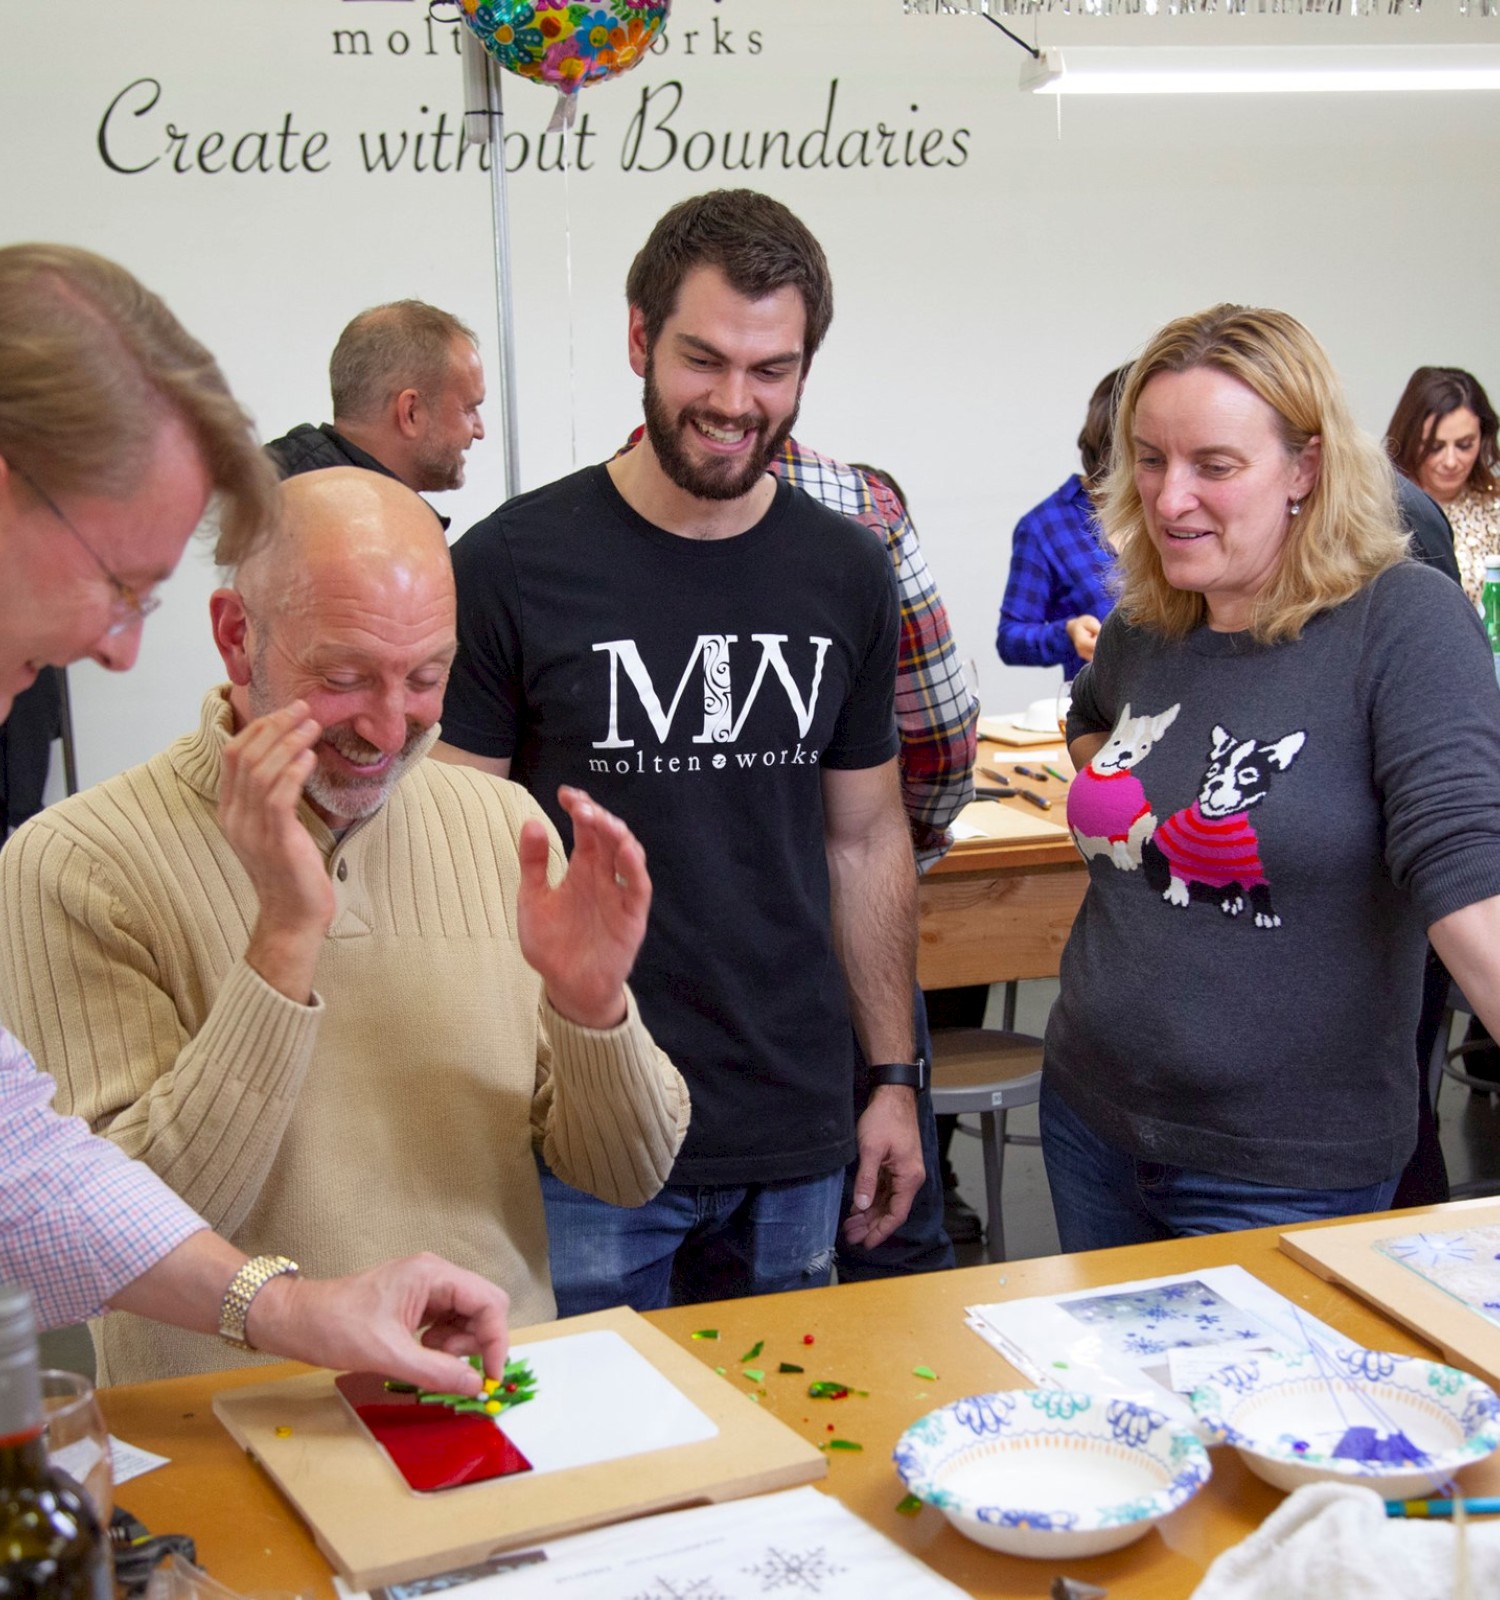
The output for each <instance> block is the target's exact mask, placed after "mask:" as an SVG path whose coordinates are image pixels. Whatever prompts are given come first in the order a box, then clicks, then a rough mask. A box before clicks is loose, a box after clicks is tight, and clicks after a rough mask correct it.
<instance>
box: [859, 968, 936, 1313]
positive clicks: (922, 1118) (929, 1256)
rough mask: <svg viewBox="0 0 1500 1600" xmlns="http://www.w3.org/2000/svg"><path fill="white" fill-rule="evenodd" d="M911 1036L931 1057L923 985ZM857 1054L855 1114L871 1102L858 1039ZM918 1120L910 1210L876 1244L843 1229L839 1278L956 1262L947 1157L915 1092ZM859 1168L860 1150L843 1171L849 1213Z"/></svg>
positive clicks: (926, 1100) (922, 1097)
mask: <svg viewBox="0 0 1500 1600" xmlns="http://www.w3.org/2000/svg"><path fill="white" fill-rule="evenodd" d="M912 1038H913V1039H914V1040H915V1041H916V1047H917V1050H918V1052H919V1053H920V1054H921V1055H924V1056H926V1058H927V1059H928V1060H929V1061H931V1060H932V1034H931V1032H930V1030H929V1029H928V1026H927V1005H926V1003H925V1001H924V1000H923V999H922V991H921V990H920V989H918V990H916V991H915V998H914V999H913V1001H912ZM855 1055H856V1060H855V1071H854V1115H855V1116H856V1117H858V1116H859V1114H860V1113H861V1112H862V1111H863V1110H864V1109H865V1106H866V1105H867V1104H868V1103H869V1100H870V1085H869V1083H868V1081H867V1079H866V1074H867V1071H868V1068H867V1067H866V1065H865V1058H864V1052H863V1051H861V1050H860V1049H859V1046H858V1044H857V1043H856V1045H855ZM917 1126H918V1128H919V1129H920V1130H921V1134H922V1165H923V1166H924V1167H925V1168H926V1173H925V1175H924V1177H923V1179H922V1187H921V1188H920V1189H918V1190H917V1192H916V1194H915V1195H914V1196H913V1197H912V1202H911V1211H910V1212H909V1213H908V1214H907V1218H906V1221H905V1222H903V1223H902V1224H901V1226H900V1227H899V1228H897V1229H896V1231H895V1232H894V1233H893V1234H892V1235H891V1236H890V1238H889V1239H884V1240H882V1241H881V1243H879V1244H878V1245H876V1246H875V1248H874V1249H873V1250H866V1249H865V1248H864V1247H863V1246H862V1245H857V1244H849V1243H847V1242H846V1240H845V1239H844V1236H843V1234H842V1233H841V1234H840V1235H839V1239H838V1245H837V1247H836V1248H837V1260H838V1268H839V1282H840V1283H863V1282H866V1281H867V1280H869V1279H871V1278H899V1277H904V1276H905V1275H906V1274H908V1273H912V1272H942V1271H944V1270H946V1269H947V1268H948V1267H951V1266H953V1265H954V1255H953V1244H952V1242H951V1241H950V1240H949V1238H948V1235H947V1233H946V1232H945V1231H944V1229H943V1163H942V1157H941V1152H940V1151H939V1150H938V1136H937V1118H936V1117H935V1116H934V1115H933V1112H932V1096H931V1095H927V1094H919V1095H918V1096H917ZM858 1171H859V1158H858V1157H857V1156H856V1157H855V1159H854V1160H853V1161H852V1162H851V1163H850V1164H849V1167H848V1170H847V1171H846V1172H845V1174H844V1200H843V1211H844V1215H845V1216H846V1217H847V1216H848V1215H849V1214H850V1212H851V1211H852V1210H853V1209H854V1175H855V1173H857V1172H858Z"/></svg>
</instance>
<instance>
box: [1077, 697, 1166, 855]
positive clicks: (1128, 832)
mask: <svg viewBox="0 0 1500 1600" xmlns="http://www.w3.org/2000/svg"><path fill="white" fill-rule="evenodd" d="M1178 709H1179V708H1178V707H1177V706H1168V707H1167V709H1166V710H1165V711H1163V712H1162V713H1161V715H1160V716H1157V717H1135V716H1132V715H1131V713H1130V703H1129V701H1127V702H1126V703H1125V708H1124V710H1123V711H1121V713H1120V719H1119V721H1118V722H1116V723H1115V726H1114V731H1113V732H1112V733H1111V734H1110V736H1109V741H1108V743H1106V744H1105V745H1104V746H1103V748H1102V749H1100V750H1099V752H1098V753H1097V754H1096V755H1095V756H1094V759H1093V760H1092V761H1090V762H1089V764H1088V765H1087V766H1086V767H1085V768H1084V769H1083V771H1082V772H1080V773H1079V774H1078V776H1077V777H1076V778H1074V780H1073V786H1072V788H1071V789H1070V790H1069V791H1068V826H1069V827H1070V828H1071V829H1072V830H1073V842H1074V844H1076V845H1077V846H1078V853H1079V854H1080V855H1081V856H1082V857H1083V859H1084V860H1085V861H1092V860H1093V858H1094V857H1095V856H1108V857H1109V859H1110V860H1111V861H1113V862H1114V864H1115V866H1116V867H1118V868H1119V869H1120V871H1121V872H1134V871H1135V869H1136V868H1137V867H1139V866H1140V864H1141V846H1142V845H1143V844H1144V843H1145V842H1146V840H1147V839H1149V838H1150V837H1151V835H1152V834H1153V833H1154V832H1155V831H1156V817H1155V815H1154V813H1153V812H1152V810H1151V804H1150V802H1149V801H1148V800H1147V799H1146V791H1145V790H1144V789H1143V788H1142V787H1141V780H1140V779H1139V778H1137V777H1136V776H1135V774H1134V771H1133V770H1132V769H1133V768H1135V767H1138V766H1139V765H1140V764H1141V762H1142V761H1144V760H1145V759H1146V757H1147V756H1148V755H1150V754H1151V747H1152V746H1153V745H1154V744H1155V743H1156V742H1157V740H1158V739H1160V738H1161V736H1162V735H1163V734H1164V733H1165V732H1166V731H1167V729H1168V728H1170V727H1171V726H1172V723H1173V722H1174V721H1175V720H1176V717H1177V712H1178Z"/></svg>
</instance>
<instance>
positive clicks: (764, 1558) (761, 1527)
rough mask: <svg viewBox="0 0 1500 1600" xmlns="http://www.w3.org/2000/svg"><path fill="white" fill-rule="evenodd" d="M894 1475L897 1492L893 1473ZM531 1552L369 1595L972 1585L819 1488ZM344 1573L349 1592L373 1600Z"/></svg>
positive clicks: (894, 1590) (614, 1595) (678, 1598)
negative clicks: (942, 1571) (464, 1573)
mask: <svg viewBox="0 0 1500 1600" xmlns="http://www.w3.org/2000/svg"><path fill="white" fill-rule="evenodd" d="M891 1482H892V1492H893V1493H894V1492H895V1489H896V1488H897V1487H899V1486H898V1485H897V1484H896V1480H895V1476H894V1474H893V1475H892V1480H891ZM538 1558H540V1559H538ZM502 1559H506V1560H509V1561H511V1562H514V1561H515V1559H516V1558H515V1557H510V1558H502ZM523 1559H525V1560H527V1562H528V1564H527V1565H524V1566H511V1567H510V1568H509V1569H508V1570H505V1571H501V1572H491V1573H485V1574H481V1575H479V1576H476V1577H473V1578H472V1579H470V1580H469V1581H466V1582H465V1581H460V1582H457V1583H455V1582H452V1581H450V1580H451V1579H452V1578H453V1577H454V1576H456V1575H454V1574H446V1573H445V1574H440V1575H439V1576H437V1577H433V1578H427V1579H424V1580H421V1581H420V1582H415V1583H407V1584H400V1585H392V1586H391V1587H389V1588H386V1589H376V1590H373V1591H371V1597H370V1600H417V1597H419V1596H422V1595H428V1594H433V1593H435V1592H437V1591H439V1590H441V1591H442V1592H444V1593H451V1592H456V1591H458V1590H460V1589H461V1590H462V1593H463V1596H464V1600H751V1597H752V1596H755V1597H759V1596H762V1595H766V1594H771V1593H778V1594H789V1595H817V1596H820V1597H821V1600H957V1597H959V1596H962V1595H963V1593H964V1591H963V1590H962V1589H959V1588H957V1587H955V1586H954V1585H953V1584H951V1583H949V1582H948V1580H947V1579H946V1578H940V1577H939V1576H938V1575H937V1574H936V1573H935V1572H933V1571H932V1570H931V1569H930V1568H928V1567H925V1566H923V1565H922V1563H921V1562H920V1561H918V1560H917V1559H916V1558H915V1557H914V1556H910V1555H908V1554H907V1553H906V1551H904V1550H903V1549H902V1548H901V1547H900V1546H899V1545H897V1544H895V1543H894V1542H893V1541H891V1540H890V1539H887V1538H886V1537H885V1535H884V1534H881V1533H877V1532H876V1531H875V1529H873V1528H872V1527H870V1526H869V1525H868V1524H867V1523H865V1522H862V1521H861V1520H860V1519H859V1518H858V1517H857V1516H855V1514H854V1513H853V1512H852V1511H850V1510H848V1509H847V1508H846V1507H844V1506H842V1505H840V1504H839V1502H838V1501H837V1500H835V1499H833V1498H832V1497H831V1496H829V1495H826V1494H820V1493H819V1492H818V1491H817V1490H816V1489H811V1488H805V1489H787V1490H784V1491H783V1492H781V1493H779V1494H768V1495H757V1496H755V1497H754V1498H752V1499H749V1500H731V1501H728V1502H727V1503H726V1504H724V1505H718V1506H700V1507H697V1508H695V1509H694V1510H691V1511H674V1512H670V1513H668V1514H666V1515H665V1516H660V1517H642V1518H640V1519H639V1520H637V1521H635V1522H624V1523H619V1524H617V1525H616V1526H614V1527H611V1528H600V1529H598V1530H596V1531H595V1532H593V1533H580V1534H577V1535H575V1536H574V1537H573V1538H571V1539H559V1540H557V1541H556V1542H555V1543H553V1544H550V1545H546V1546H544V1547H542V1548H541V1549H540V1550H537V1551H532V1552H526V1553H525V1555H524V1557H523ZM470 1570H471V1571H473V1569H470ZM334 1582H335V1584H336V1585H337V1587H338V1591H339V1593H340V1594H341V1595H343V1596H346V1597H348V1600H362V1597H359V1596H356V1595H355V1594H354V1592H353V1591H351V1590H350V1589H348V1588H347V1587H346V1586H345V1584H344V1583H343V1582H341V1581H340V1580H339V1579H337V1578H336V1579H335V1580H334Z"/></svg>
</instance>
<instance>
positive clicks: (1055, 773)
mask: <svg viewBox="0 0 1500 1600" xmlns="http://www.w3.org/2000/svg"><path fill="white" fill-rule="evenodd" d="M1047 771H1048V772H1050V773H1051V774H1052V776H1053V777H1054V778H1056V779H1057V781H1058V782H1059V783H1066V782H1067V781H1068V780H1067V779H1066V778H1065V777H1064V776H1063V774H1062V773H1060V772H1059V771H1058V770H1057V768H1056V767H1048V768H1047Z"/></svg>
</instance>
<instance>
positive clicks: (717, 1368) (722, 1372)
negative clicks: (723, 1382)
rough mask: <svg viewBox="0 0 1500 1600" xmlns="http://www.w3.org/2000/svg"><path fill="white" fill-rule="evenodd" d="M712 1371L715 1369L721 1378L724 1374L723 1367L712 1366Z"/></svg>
mask: <svg viewBox="0 0 1500 1600" xmlns="http://www.w3.org/2000/svg"><path fill="white" fill-rule="evenodd" d="M714 1371H715V1372H717V1373H718V1375H719V1376H720V1377H721V1378H722V1377H723V1376H724V1369H723V1367H715V1368H714Z"/></svg>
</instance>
